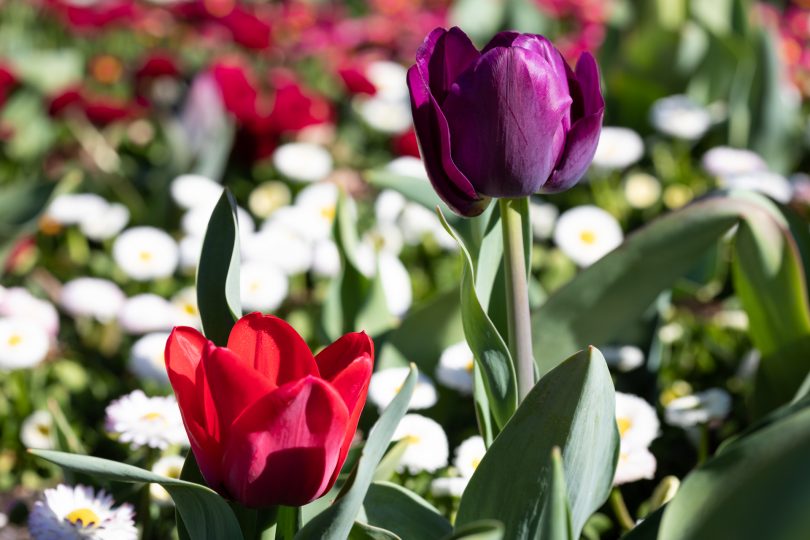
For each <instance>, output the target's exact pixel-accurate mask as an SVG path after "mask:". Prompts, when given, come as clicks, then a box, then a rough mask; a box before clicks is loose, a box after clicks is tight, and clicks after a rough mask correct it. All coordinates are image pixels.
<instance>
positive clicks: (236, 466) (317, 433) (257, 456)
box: [223, 377, 349, 508]
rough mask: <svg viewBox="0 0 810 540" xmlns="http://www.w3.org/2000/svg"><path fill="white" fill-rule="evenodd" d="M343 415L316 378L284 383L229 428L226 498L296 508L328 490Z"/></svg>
mask: <svg viewBox="0 0 810 540" xmlns="http://www.w3.org/2000/svg"><path fill="white" fill-rule="evenodd" d="M348 420H349V413H348V411H347V410H346V405H345V404H344V403H343V400H342V399H341V397H340V395H338V393H337V391H335V390H334V389H333V388H332V387H331V386H330V385H329V383H327V382H325V381H323V380H322V379H319V378H317V377H306V378H304V379H301V380H298V381H295V382H292V383H288V384H285V385H284V386H281V387H279V388H277V389H276V390H275V391H273V392H272V393H270V394H268V395H266V396H264V397H262V398H261V399H259V400H258V401H256V402H255V403H254V404H253V405H252V406H251V407H249V408H248V409H247V410H245V412H244V413H243V414H242V416H240V417H239V418H238V419H237V421H236V422H235V423H234V424H233V426H232V427H231V435H230V437H229V439H228V442H227V447H226V450H225V455H224V457H223V468H224V469H225V470H226V471H227V477H226V480H225V483H226V486H227V489H228V493H229V495H230V496H232V497H233V498H234V499H236V500H237V501H239V502H240V503H242V504H244V505H245V506H248V507H253V508H259V507H269V506H273V505H278V504H283V505H287V506H301V505H304V504H306V503H308V502H310V501H312V500H314V499H317V498H318V497H320V496H321V495H323V494H324V493H326V491H328V490H329V488H330V487H332V475H333V472H334V470H335V468H336V466H337V462H338V457H339V454H340V449H341V444H342V442H343V438H344V434H345V431H346V425H347V422H348Z"/></svg>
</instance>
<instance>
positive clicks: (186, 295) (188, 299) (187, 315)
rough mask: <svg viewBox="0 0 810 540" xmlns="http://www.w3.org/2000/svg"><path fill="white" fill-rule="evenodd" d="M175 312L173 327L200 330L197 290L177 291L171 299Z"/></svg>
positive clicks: (187, 288)
mask: <svg viewBox="0 0 810 540" xmlns="http://www.w3.org/2000/svg"><path fill="white" fill-rule="evenodd" d="M171 303H172V307H174V310H175V321H176V322H175V325H177V326H191V327H194V328H200V327H201V325H202V323H201V322H200V308H199V307H198V306H197V289H195V288H194V287H186V288H185V289H181V290H179V291H178V292H177V293H176V294H175V295H174V296H172V299H171Z"/></svg>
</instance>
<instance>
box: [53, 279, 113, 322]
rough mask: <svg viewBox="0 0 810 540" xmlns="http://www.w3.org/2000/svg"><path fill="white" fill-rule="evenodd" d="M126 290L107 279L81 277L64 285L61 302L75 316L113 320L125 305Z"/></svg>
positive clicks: (103, 320) (101, 320)
mask: <svg viewBox="0 0 810 540" xmlns="http://www.w3.org/2000/svg"><path fill="white" fill-rule="evenodd" d="M124 300H126V296H124V292H123V291H122V290H121V289H120V288H119V287H118V285H116V284H115V283H113V282H112V281H109V280H107V279H99V278H91V277H80V278H76V279H74V280H71V281H68V282H67V283H65V284H64V285H63V286H62V292H61V294H60V295H59V304H60V305H61V306H62V308H63V309H64V310H65V311H67V312H68V313H69V314H70V315H72V316H74V317H93V318H95V319H96V320H98V321H100V322H108V321H111V320H112V319H114V318H115V317H116V315H118V312H119V311H120V310H121V306H123V305H124Z"/></svg>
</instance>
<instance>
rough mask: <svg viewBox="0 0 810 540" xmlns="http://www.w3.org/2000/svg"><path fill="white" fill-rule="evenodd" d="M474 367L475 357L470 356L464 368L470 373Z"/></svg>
mask: <svg viewBox="0 0 810 540" xmlns="http://www.w3.org/2000/svg"><path fill="white" fill-rule="evenodd" d="M474 367H475V359H474V358H470V360H469V361H468V362H467V365H466V366H464V369H466V370H467V373H472V371H473V368H474Z"/></svg>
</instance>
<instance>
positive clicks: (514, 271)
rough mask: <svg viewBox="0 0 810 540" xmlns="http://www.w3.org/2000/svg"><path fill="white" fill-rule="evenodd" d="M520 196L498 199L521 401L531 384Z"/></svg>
mask: <svg viewBox="0 0 810 540" xmlns="http://www.w3.org/2000/svg"><path fill="white" fill-rule="evenodd" d="M521 202H522V201H521V200H520V199H499V200H498V205H499V207H500V210H501V228H502V230H503V255H504V257H503V264H504V271H505V276H506V314H507V322H508V324H509V352H511V353H512V361H513V362H514V363H515V370H516V372H517V382H518V399H519V401H523V399H524V398H525V397H526V395H527V394H528V393H529V391H530V390H531V389H532V387H533V386H534V357H533V355H532V327H531V319H530V313H529V288H528V284H527V282H526V261H525V259H524V256H525V254H524V246H523V227H522V217H521V214H520V211H519V206H518V205H519V204H520V203H521Z"/></svg>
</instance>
